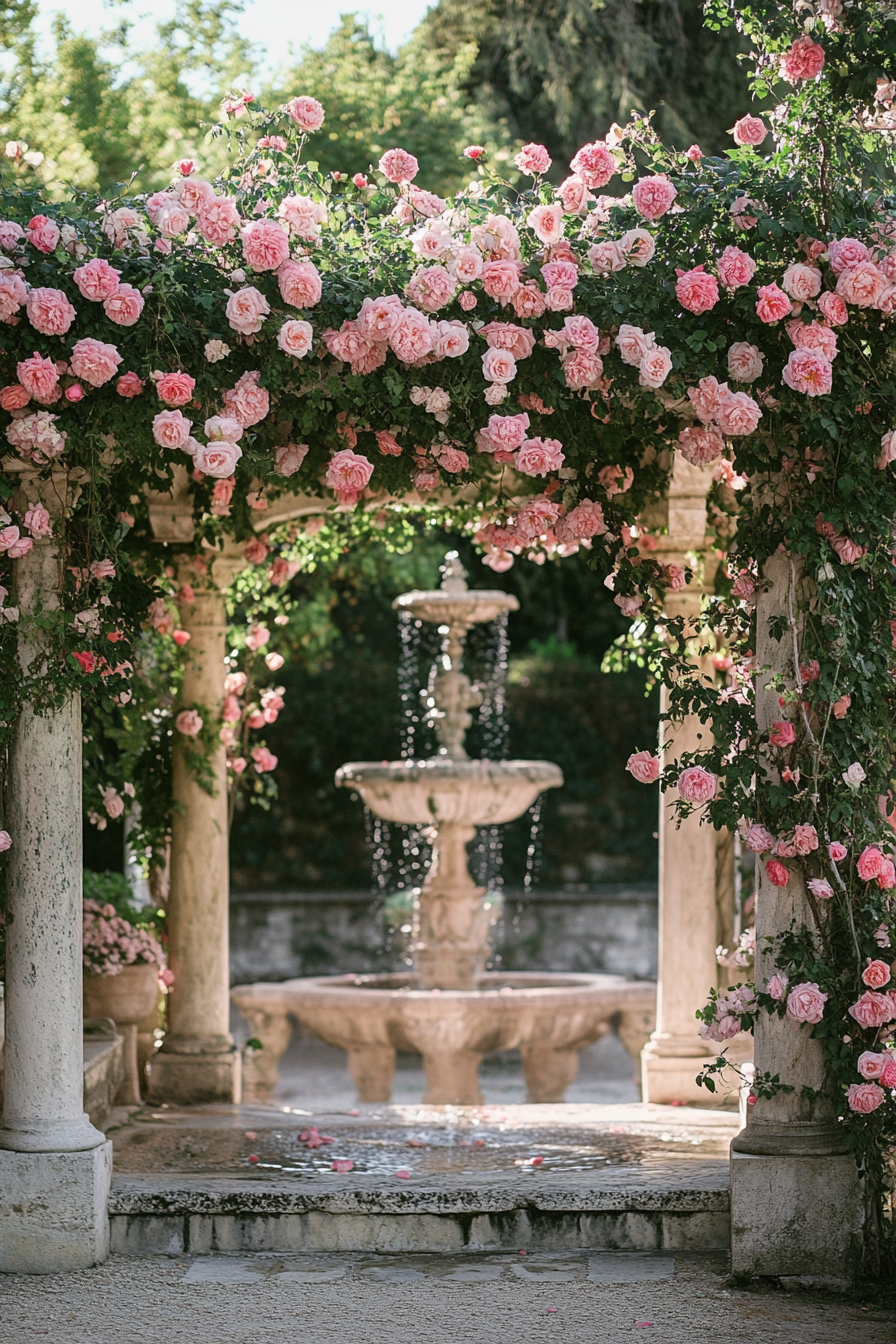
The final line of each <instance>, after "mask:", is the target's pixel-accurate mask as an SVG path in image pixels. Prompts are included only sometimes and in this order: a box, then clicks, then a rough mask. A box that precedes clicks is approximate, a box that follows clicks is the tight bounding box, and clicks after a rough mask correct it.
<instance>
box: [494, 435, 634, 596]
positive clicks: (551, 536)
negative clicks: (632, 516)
mask: <svg viewBox="0 0 896 1344" xmlns="http://www.w3.org/2000/svg"><path fill="white" fill-rule="evenodd" d="M498 418H500V417H493V419H498ZM524 418H525V417H522V416H516V417H504V419H516V420H521V419H524ZM495 432H498V431H497V430H496V431H495ZM522 432H523V433H525V427H523V431H522ZM606 530H607V525H606V523H605V521H604V516H603V509H602V508H601V506H600V504H598V503H596V502H595V501H594V500H591V499H582V500H580V501H579V503H578V504H576V505H575V506H574V507H573V508H571V509H568V510H567V509H565V508H564V506H563V505H562V504H558V503H556V502H555V501H554V500H552V499H549V498H548V496H547V495H535V496H532V497H530V498H529V499H527V500H526V501H525V502H524V503H523V504H521V505H519V506H518V508H517V510H516V512H515V514H511V515H510V516H509V517H508V518H507V520H506V521H505V522H502V523H487V524H485V525H484V526H483V527H481V528H480V529H479V531H478V532H477V533H476V534H475V536H474V538H473V540H474V541H475V542H476V544H477V545H480V546H483V547H485V548H487V553H486V555H485V557H484V558H483V563H484V564H487V565H488V566H489V568H491V569H494V570H495V571H496V572H498V573H502V572H503V571H504V570H507V569H509V568H510V566H511V565H512V564H513V557H514V556H515V555H522V554H524V553H527V554H529V556H530V557H532V556H534V555H536V554H540V555H551V554H555V555H558V556H564V555H571V554H573V553H574V551H575V550H576V549H577V548H578V547H579V546H581V545H585V546H588V545H589V544H590V541H591V538H592V537H596V536H599V535H601V534H603V533H604V532H606ZM536 546H538V547H540V548H541V550H540V551H538V552H536V551H535V550H533V547H536Z"/></svg>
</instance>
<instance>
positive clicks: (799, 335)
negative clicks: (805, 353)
mask: <svg viewBox="0 0 896 1344" xmlns="http://www.w3.org/2000/svg"><path fill="white" fill-rule="evenodd" d="M787 335H788V336H789V337H790V339H791V340H792V341H793V343H794V345H795V346H796V348H797V350H817V351H818V353H819V354H821V355H824V357H825V359H826V360H827V361H828V363H830V364H832V363H833V362H834V360H835V359H836V358H837V334H836V332H834V331H831V328H830V327H829V326H827V324H826V323H824V322H801V321H800V320H799V318H794V320H793V321H792V322H788V323H787Z"/></svg>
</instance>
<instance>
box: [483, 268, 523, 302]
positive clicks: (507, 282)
mask: <svg viewBox="0 0 896 1344" xmlns="http://www.w3.org/2000/svg"><path fill="white" fill-rule="evenodd" d="M519 287H520V271H519V266H518V265H517V263H516V262H515V261H487V262H486V263H485V265H484V266H483V268H482V288H483V289H484V290H485V292H486V294H487V295H488V296H489V298H490V299H497V300H498V301H499V302H500V303H501V304H502V305H503V304H506V303H508V302H509V301H510V299H512V298H513V295H514V294H515V293H516V291H517V290H518V289H519Z"/></svg>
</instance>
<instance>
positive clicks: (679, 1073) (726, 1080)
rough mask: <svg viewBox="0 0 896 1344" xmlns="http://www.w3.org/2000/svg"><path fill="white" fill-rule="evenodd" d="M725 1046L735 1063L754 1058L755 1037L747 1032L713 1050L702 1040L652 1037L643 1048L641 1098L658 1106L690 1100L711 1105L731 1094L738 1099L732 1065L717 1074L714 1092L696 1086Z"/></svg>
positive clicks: (737, 1082) (725, 1099)
mask: <svg viewBox="0 0 896 1344" xmlns="http://www.w3.org/2000/svg"><path fill="white" fill-rule="evenodd" d="M723 1048H724V1050H725V1053H726V1054H727V1056H728V1058H729V1059H730V1060H731V1062H732V1063H733V1064H742V1063H743V1062H744V1060H747V1059H752V1058H753V1038H752V1036H749V1035H746V1034H744V1035H742V1036H735V1037H734V1039H733V1040H731V1041H726V1042H725V1044H724V1046H719V1048H718V1050H713V1051H712V1052H709V1051H707V1050H706V1049H705V1047H703V1046H702V1043H701V1042H697V1041H690V1040H681V1041H679V1040H677V1039H672V1038H671V1037H668V1038H666V1039H663V1038H661V1037H660V1038H657V1037H653V1039H651V1040H649V1041H648V1042H647V1044H646V1045H645V1047H644V1049H643V1050H642V1051H641V1100H642V1101H650V1102H653V1104H654V1105H655V1106H669V1105H673V1104H674V1103H676V1102H687V1103H689V1104H690V1105H697V1106H706V1107H710V1108H714V1107H718V1106H719V1105H720V1104H721V1103H722V1102H724V1101H730V1100H731V1099H732V1098H734V1099H735V1100H736V1098H737V1094H738V1088H739V1087H740V1081H741V1080H740V1076H739V1074H737V1073H735V1072H734V1070H733V1069H726V1070H725V1072H724V1073H723V1074H722V1075H721V1076H719V1075H716V1076H715V1079H714V1081H715V1084H716V1091H715V1092H708V1091H707V1090H706V1088H705V1087H698V1086H697V1075H698V1073H700V1072H701V1071H702V1070H703V1069H704V1068H705V1067H706V1065H707V1064H710V1063H712V1061H713V1060H714V1059H716V1058H717V1056H718V1055H720V1054H721V1053H722V1050H723Z"/></svg>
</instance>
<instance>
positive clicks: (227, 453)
mask: <svg viewBox="0 0 896 1344" xmlns="http://www.w3.org/2000/svg"><path fill="white" fill-rule="evenodd" d="M242 455H243V450H242V448H241V447H240V446H239V444H238V443H228V441H227V439H213V440H212V442H211V443H206V444H200V445H199V447H198V448H197V449H196V452H195V455H194V457H193V462H194V464H195V467H196V470H197V471H201V472H204V473H205V475H206V476H214V477H216V478H218V479H220V480H224V479H226V477H228V476H232V475H233V470H234V468H235V466H236V464H237V462H239V460H240V458H241V457H242Z"/></svg>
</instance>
